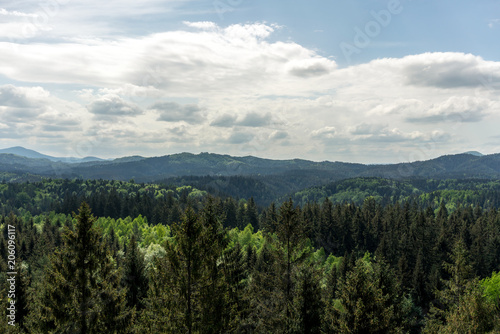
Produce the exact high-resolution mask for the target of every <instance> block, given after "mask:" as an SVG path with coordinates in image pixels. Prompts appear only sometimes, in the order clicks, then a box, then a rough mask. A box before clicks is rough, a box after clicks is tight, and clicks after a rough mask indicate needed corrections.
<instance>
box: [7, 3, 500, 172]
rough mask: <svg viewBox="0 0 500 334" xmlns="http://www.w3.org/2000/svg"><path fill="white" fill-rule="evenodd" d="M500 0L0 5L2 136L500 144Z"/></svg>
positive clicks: (390, 150) (338, 157) (66, 151)
mask: <svg viewBox="0 0 500 334" xmlns="http://www.w3.org/2000/svg"><path fill="white" fill-rule="evenodd" d="M499 37H500V3H498V2H496V1H491V0H479V1H475V2H456V1H451V0H443V1H439V2H435V1H434V2H432V1H423V0H422V1H415V0H401V1H397V0H388V1H379V0H377V1H370V2H366V1H361V0H353V1H349V2H328V3H325V2H324V1H318V0H313V1H309V2H304V1H297V0H294V1H275V2H271V3H270V2H265V1H261V0H256V1H246V0H215V1H212V0H211V1H198V0H167V1H165V0H163V1H159V0H145V1H142V2H140V3H138V2H134V1H129V0H123V1H119V2H117V1H110V2H106V3H101V2H97V1H95V0H89V1H85V2H84V1H80V0H78V1H77V0H74V1H67V0H50V1H48V2H44V3H41V2H39V1H33V0H27V1H23V2H19V3H16V2H10V3H3V4H0V50H1V52H0V148H7V147H12V146H23V147H27V148H30V149H33V150H36V151H39V152H42V153H44V154H49V155H53V156H73V157H85V156H98V157H101V158H116V157H121V156H130V155H141V156H161V155H166V154H173V153H179V152H192V153H199V152H211V153H219V154H230V155H236V156H244V155H254V156H257V157H263V158H273V159H289V158H302V159H308V160H314V161H322V160H329V161H347V162H361V163H395V162H406V161H415V160H428V159H431V158H435V157H437V156H440V155H444V154H453V153H461V152H465V151H479V152H482V153H483V154H491V153H497V152H500V136H499V133H498V130H497V128H498V125H499V124H500V113H499V111H500V94H499V92H500V52H499V47H498V40H500V38H499Z"/></svg>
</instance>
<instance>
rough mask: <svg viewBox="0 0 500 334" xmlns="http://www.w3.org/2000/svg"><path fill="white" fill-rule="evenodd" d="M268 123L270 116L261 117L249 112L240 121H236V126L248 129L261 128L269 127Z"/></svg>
mask: <svg viewBox="0 0 500 334" xmlns="http://www.w3.org/2000/svg"><path fill="white" fill-rule="evenodd" d="M270 122H271V115H270V114H265V115H261V114H258V113H256V112H250V113H248V114H246V115H245V117H243V119H242V120H241V121H238V122H237V123H236V124H238V125H241V126H248V127H261V126H266V125H269V123H270Z"/></svg>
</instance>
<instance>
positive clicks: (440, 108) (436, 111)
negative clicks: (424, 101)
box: [406, 96, 491, 123]
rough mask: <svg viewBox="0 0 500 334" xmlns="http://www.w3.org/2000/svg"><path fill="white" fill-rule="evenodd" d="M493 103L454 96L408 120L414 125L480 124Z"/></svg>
mask: <svg viewBox="0 0 500 334" xmlns="http://www.w3.org/2000/svg"><path fill="white" fill-rule="evenodd" d="M490 105H491V102H490V101H488V100H485V99H479V98H475V97H471V96H452V97H450V98H448V99H447V100H446V101H443V102H441V103H436V104H433V105H431V106H430V107H429V109H428V110H426V111H422V112H419V113H415V112H414V113H413V115H412V116H408V117H407V118H406V120H407V121H408V122H414V123H440V122H455V123H460V122H480V121H481V120H483V118H484V117H485V116H486V115H487V113H488V112H487V110H488V108H489V106H490Z"/></svg>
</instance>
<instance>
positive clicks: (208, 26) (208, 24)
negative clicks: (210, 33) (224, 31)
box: [183, 21, 217, 30]
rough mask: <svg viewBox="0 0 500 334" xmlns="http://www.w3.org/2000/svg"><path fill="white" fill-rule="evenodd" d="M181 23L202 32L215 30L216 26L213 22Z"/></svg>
mask: <svg viewBox="0 0 500 334" xmlns="http://www.w3.org/2000/svg"><path fill="white" fill-rule="evenodd" d="M183 23H184V24H185V25H186V26H188V27H191V28H197V29H203V30H212V29H216V28H217V25H216V24H215V23H214V22H210V21H202V22H189V21H184V22H183Z"/></svg>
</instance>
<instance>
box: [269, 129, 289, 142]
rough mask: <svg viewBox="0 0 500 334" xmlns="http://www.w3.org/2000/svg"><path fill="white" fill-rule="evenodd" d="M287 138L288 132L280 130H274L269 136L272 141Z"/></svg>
mask: <svg viewBox="0 0 500 334" xmlns="http://www.w3.org/2000/svg"><path fill="white" fill-rule="evenodd" d="M287 137H288V132H286V131H282V130H275V131H273V132H272V133H271V135H270V136H269V138H270V139H272V140H281V139H285V138H287Z"/></svg>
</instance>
